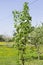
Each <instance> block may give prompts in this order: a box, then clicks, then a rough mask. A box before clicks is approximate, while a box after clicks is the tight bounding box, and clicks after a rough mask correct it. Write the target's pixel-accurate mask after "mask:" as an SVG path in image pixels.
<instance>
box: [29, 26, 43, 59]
mask: <svg viewBox="0 0 43 65" xmlns="http://www.w3.org/2000/svg"><path fill="white" fill-rule="evenodd" d="M30 39H31V44H33V45H35V47H36V49H37V53H38V60H39V59H40V49H39V46H40V44H43V26H39V27H35V29H34V31H32V32H31V33H30Z"/></svg>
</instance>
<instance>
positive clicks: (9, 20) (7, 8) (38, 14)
mask: <svg viewBox="0 0 43 65" xmlns="http://www.w3.org/2000/svg"><path fill="white" fill-rule="evenodd" d="M30 1H31V2H33V1H34V0H0V34H4V35H8V36H12V34H13V31H14V27H13V26H14V20H13V14H12V11H14V10H22V8H23V3H24V2H29V8H30V15H31V17H32V22H31V23H32V25H34V26H35V25H40V23H41V22H43V0H38V1H36V2H34V3H33V4H32V3H31V2H30Z"/></svg>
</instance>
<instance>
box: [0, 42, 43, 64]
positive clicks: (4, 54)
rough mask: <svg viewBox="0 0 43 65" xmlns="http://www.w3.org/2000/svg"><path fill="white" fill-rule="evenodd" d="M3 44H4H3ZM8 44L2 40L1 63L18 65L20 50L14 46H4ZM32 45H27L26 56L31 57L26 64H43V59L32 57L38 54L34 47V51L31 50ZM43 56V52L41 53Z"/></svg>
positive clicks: (41, 48) (0, 48) (0, 49)
mask: <svg viewBox="0 0 43 65" xmlns="http://www.w3.org/2000/svg"><path fill="white" fill-rule="evenodd" d="M1 44H2V45H1ZM3 44H6V43H5V42H0V65H17V59H18V50H17V49H16V48H15V47H14V48H11V47H7V46H3ZM30 48H31V47H30V46H27V49H28V50H27V49H26V58H29V59H28V60H27V61H28V62H27V61H26V63H25V65H43V60H34V59H30V58H31V57H32V56H37V53H36V52H35V51H36V49H35V48H32V50H33V49H34V50H33V51H31V50H30ZM40 52H43V46H40ZM41 55H42V56H43V53H42V54H41Z"/></svg>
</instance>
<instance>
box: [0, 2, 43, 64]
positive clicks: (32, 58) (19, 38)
mask: <svg viewBox="0 0 43 65" xmlns="http://www.w3.org/2000/svg"><path fill="white" fill-rule="evenodd" d="M13 16H14V21H15V22H14V28H15V30H16V31H15V32H14V35H13V38H11V39H10V38H6V37H5V36H3V35H0V65H43V23H42V25H41V26H37V27H34V26H32V25H31V20H32V18H31V16H30V14H29V7H28V3H27V2H25V3H24V5H23V10H22V11H13Z"/></svg>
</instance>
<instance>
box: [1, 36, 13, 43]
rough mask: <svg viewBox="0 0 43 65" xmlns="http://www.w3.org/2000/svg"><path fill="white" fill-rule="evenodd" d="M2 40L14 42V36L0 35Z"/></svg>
mask: <svg viewBox="0 0 43 65" xmlns="http://www.w3.org/2000/svg"><path fill="white" fill-rule="evenodd" d="M0 42H12V38H10V37H6V36H4V35H0Z"/></svg>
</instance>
